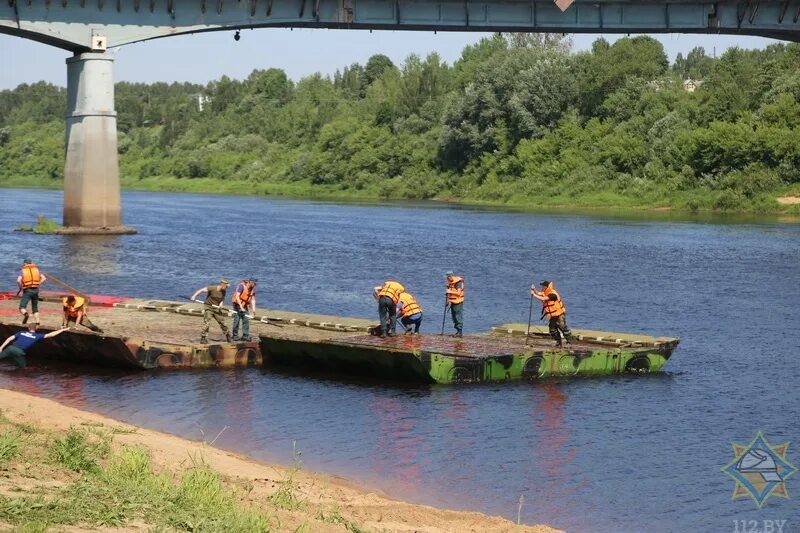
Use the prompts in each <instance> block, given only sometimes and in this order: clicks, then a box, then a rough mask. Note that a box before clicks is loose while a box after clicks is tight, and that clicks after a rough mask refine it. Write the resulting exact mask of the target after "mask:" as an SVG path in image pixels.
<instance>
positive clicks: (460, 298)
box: [442, 272, 464, 337]
mask: <svg viewBox="0 0 800 533" xmlns="http://www.w3.org/2000/svg"><path fill="white" fill-rule="evenodd" d="M445 276H447V289H445V297H446V298H447V303H446V304H445V308H447V307H450V316H452V317H453V327H455V328H456V333H455V335H454V336H455V337H460V336H461V335H462V330H463V328H464V278H462V277H461V276H456V275H455V274H453V273H452V272H446V273H445ZM442 320H444V319H442Z"/></svg>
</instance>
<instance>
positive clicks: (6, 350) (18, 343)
mask: <svg viewBox="0 0 800 533" xmlns="http://www.w3.org/2000/svg"><path fill="white" fill-rule="evenodd" d="M36 327H37V324H36V322H31V323H30V324H28V331H20V332H19V333H15V334H14V335H11V336H10V337H9V338H7V339H6V340H5V341H4V342H3V344H2V345H0V359H6V358H8V357H11V358H12V359H14V362H15V363H16V364H17V368H25V367H26V366H27V364H28V360H27V358H26V355H25V354H26V353H27V351H28V350H30V349H31V348H32V347H33V345H34V344H36V343H37V342H41V341H43V340H44V339H50V338H53V337H55V336H56V335H59V334H61V333H63V332H65V331H67V330H68V329H69V328H61V329H57V330H55V331H51V332H50V333H37V332H36Z"/></svg>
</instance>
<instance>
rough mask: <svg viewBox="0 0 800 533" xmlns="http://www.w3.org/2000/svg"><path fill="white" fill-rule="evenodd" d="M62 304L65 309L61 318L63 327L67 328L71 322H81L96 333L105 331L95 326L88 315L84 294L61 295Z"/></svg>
mask: <svg viewBox="0 0 800 533" xmlns="http://www.w3.org/2000/svg"><path fill="white" fill-rule="evenodd" d="M61 305H62V306H63V310H64V317H63V319H62V320H61V327H62V328H66V327H68V326H69V325H70V324H80V325H82V326H84V327H86V328H89V329H90V330H92V331H94V332H96V333H103V330H102V329H100V328H98V327H97V326H95V325H94V324H93V323H92V321H91V320H89V317H88V316H87V315H86V307H87V306H86V299H85V298H83V297H82V296H76V295H74V294H70V295H68V296H62V297H61Z"/></svg>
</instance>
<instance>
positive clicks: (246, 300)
mask: <svg viewBox="0 0 800 533" xmlns="http://www.w3.org/2000/svg"><path fill="white" fill-rule="evenodd" d="M240 285H241V286H242V292H239V288H238V287H237V288H236V292H234V294H235V295H236V297H237V298H238V299H239V301H238V302H237V303H238V304H239V307H241V308H242V309H247V306H248V305H250V300H252V299H253V296H255V294H256V289H255V288H253V290H252V291H251V290H250V287H248V286H247V284H246V283H241V284H240Z"/></svg>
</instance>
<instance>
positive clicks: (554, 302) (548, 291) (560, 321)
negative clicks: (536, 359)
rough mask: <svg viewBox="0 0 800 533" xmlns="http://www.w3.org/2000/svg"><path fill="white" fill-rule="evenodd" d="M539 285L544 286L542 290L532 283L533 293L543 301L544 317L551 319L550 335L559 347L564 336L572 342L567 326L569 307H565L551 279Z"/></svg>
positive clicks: (569, 342)
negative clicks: (538, 289)
mask: <svg viewBox="0 0 800 533" xmlns="http://www.w3.org/2000/svg"><path fill="white" fill-rule="evenodd" d="M539 285H541V286H542V291H541V292H539V291H537V290H536V286H535V285H531V295H532V296H533V297H534V298H536V299H537V300H539V301H540V302H542V318H545V317H546V318H548V319H549V320H550V323H549V329H550V336H551V337H553V339H554V340H555V341H556V347H557V348H561V346H562V344H561V338H562V336H563V338H564V339H566V340H567V344H571V343H572V332H571V331H570V330H569V327H568V326H567V308H566V307H564V302H563V301H562V300H561V295H560V294H558V291H556V289H555V287H553V283H552V282H551V281H547V280H545V281H542V282H541V283H539Z"/></svg>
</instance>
